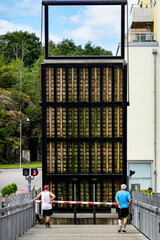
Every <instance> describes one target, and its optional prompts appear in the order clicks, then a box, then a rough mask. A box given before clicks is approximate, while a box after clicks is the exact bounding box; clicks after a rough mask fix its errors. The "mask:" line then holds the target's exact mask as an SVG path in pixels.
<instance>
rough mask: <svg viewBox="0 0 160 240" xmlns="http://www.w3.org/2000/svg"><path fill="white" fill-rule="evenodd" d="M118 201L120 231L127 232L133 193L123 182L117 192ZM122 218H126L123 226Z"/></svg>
mask: <svg viewBox="0 0 160 240" xmlns="http://www.w3.org/2000/svg"><path fill="white" fill-rule="evenodd" d="M116 202H117V204H118V223H119V228H118V232H121V230H122V233H126V232H127V231H126V225H127V217H128V216H129V207H130V206H131V195H130V193H129V192H128V191H127V185H126V184H122V185H121V190H120V191H118V192H117V194H116ZM122 219H124V221H123V228H122Z"/></svg>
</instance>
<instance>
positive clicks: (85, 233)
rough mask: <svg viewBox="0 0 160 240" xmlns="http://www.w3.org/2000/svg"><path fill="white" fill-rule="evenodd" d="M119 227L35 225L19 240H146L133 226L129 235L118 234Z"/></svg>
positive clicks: (130, 227)
mask: <svg viewBox="0 0 160 240" xmlns="http://www.w3.org/2000/svg"><path fill="white" fill-rule="evenodd" d="M117 229H118V225H52V226H51V228H50V229H46V228H45V226H44V225H35V226H34V227H33V228H31V229H30V230H29V231H28V232H26V233H25V234H24V235H22V236H21V237H20V238H18V240H20V239H23V240H32V239H33V240H35V239H39V240H45V239H47V240H51V239H52V240H53V239H54V240H105V239H106V240H107V239H110V240H125V239H126V240H146V239H147V238H146V237H145V236H144V235H143V234H141V233H140V232H139V231H138V230H137V229H136V228H134V227H133V226H132V225H128V226H127V233H118V232H117Z"/></svg>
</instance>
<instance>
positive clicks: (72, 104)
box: [46, 102, 123, 107]
mask: <svg viewBox="0 0 160 240" xmlns="http://www.w3.org/2000/svg"><path fill="white" fill-rule="evenodd" d="M46 106H53V107H117V106H120V107H122V106H123V103H122V102H47V103H46Z"/></svg>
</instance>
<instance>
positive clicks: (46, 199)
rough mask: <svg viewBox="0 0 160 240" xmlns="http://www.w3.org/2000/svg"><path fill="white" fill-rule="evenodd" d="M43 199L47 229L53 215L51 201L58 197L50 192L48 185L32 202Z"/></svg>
mask: <svg viewBox="0 0 160 240" xmlns="http://www.w3.org/2000/svg"><path fill="white" fill-rule="evenodd" d="M40 197H42V209H43V217H44V218H45V225H46V227H48V228H49V227H50V216H51V215H52V203H51V201H52V200H53V199H55V198H56V196H55V195H54V194H53V193H51V192H50V191H49V187H48V185H45V186H44V191H42V192H40V194H38V196H37V197H35V198H34V199H33V200H32V201H33V202H34V201H35V200H37V199H38V198H40Z"/></svg>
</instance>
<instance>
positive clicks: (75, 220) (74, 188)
mask: <svg viewBox="0 0 160 240" xmlns="http://www.w3.org/2000/svg"><path fill="white" fill-rule="evenodd" d="M72 181H73V193H74V201H76V183H77V178H73V180H72ZM74 224H77V212H76V204H74Z"/></svg>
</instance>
